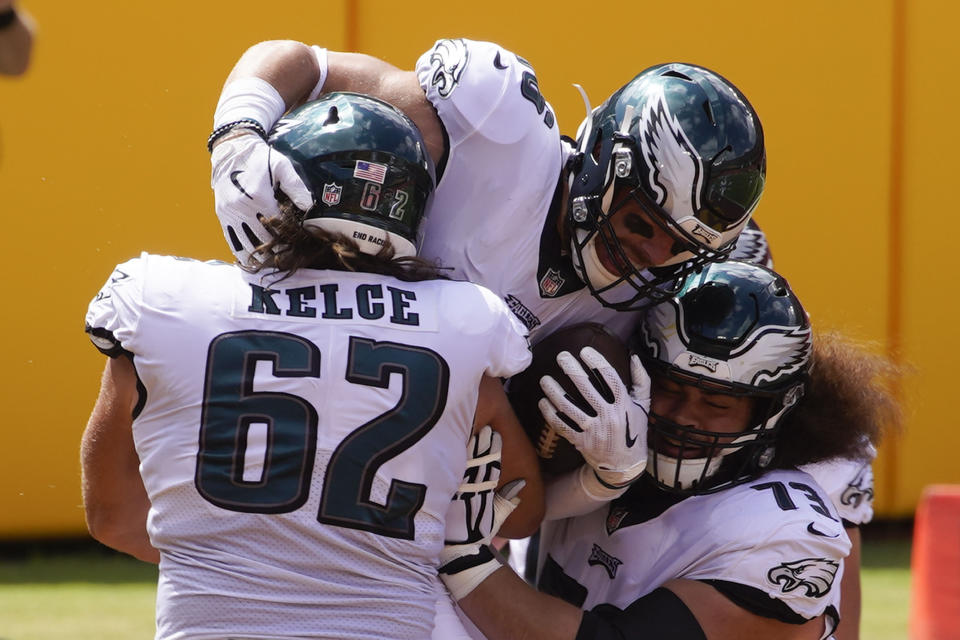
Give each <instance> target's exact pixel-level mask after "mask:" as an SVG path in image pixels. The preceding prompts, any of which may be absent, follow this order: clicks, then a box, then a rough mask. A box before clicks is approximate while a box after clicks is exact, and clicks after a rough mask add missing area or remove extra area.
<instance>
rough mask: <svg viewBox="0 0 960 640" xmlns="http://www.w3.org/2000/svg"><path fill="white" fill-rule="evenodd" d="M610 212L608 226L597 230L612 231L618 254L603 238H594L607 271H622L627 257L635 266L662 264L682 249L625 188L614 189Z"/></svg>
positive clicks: (624, 270)
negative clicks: (618, 249)
mask: <svg viewBox="0 0 960 640" xmlns="http://www.w3.org/2000/svg"><path fill="white" fill-rule="evenodd" d="M611 210H613V211H614V213H613V214H612V215H611V217H610V225H609V227H606V228H604V230H603V231H601V233H604V234H609V233H613V234H614V235H615V236H616V238H617V241H618V242H619V244H620V248H621V250H622V254H618V253H617V252H616V251H615V250H614V251H610V250H609V249H608V247H607V243H605V242H603V239H602V238H600V239H598V242H597V243H596V246H597V257H598V258H599V260H600V262H601V263H602V264H603V266H604V267H605V268H606V269H607V271H609V272H610V273H613V274H616V275H618V276H622V275H626V274H627V273H628V272H629V266H628V265H625V264H624V259H626V260H628V261H629V262H630V263H631V265H633V267H636V268H637V269H639V270H642V269H646V268H648V267H656V266H660V265H663V264H666V263H667V262H668V261H669V260H670V259H671V258H673V257H674V256H675V255H677V254H678V253H681V252H682V251H683V250H684V246H683V245H682V244H681V243H678V242H677V241H676V240H675V239H674V238H673V237H672V236H671V235H670V234H669V233H667V232H666V231H665V230H664V229H663V228H662V227H661V226H660V225H658V224H657V223H656V222H654V220H653V217H652V216H653V215H654V214H652V213H650V212H648V211H646V210H645V209H644V207H643V205H642V204H641V203H640V202H638V201H637V200H635V199H634V198H631V197H630V196H629V194H628V191H627V190H626V189H622V190H621V189H618V190H617V192H616V194H615V195H614V204H613V205H612V206H611Z"/></svg>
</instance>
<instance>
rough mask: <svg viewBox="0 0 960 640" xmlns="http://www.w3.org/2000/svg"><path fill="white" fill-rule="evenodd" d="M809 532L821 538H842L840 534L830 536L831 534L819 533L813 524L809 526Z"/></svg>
mask: <svg viewBox="0 0 960 640" xmlns="http://www.w3.org/2000/svg"><path fill="white" fill-rule="evenodd" d="M807 531H809V532H810V533H812V534H813V535H815V536H821V537H823V538H839V537H840V534H839V533H835V534H833V535H830V534H829V533H824V532H823V531H819V530H818V529H817V528H816V527H814V526H813V523H812V522H811V523H810V524H808V525H807Z"/></svg>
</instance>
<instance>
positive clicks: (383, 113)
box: [267, 92, 434, 257]
mask: <svg viewBox="0 0 960 640" xmlns="http://www.w3.org/2000/svg"><path fill="white" fill-rule="evenodd" d="M267 142H268V143H269V144H270V146H271V148H272V149H273V150H274V151H277V152H279V153H282V154H283V155H285V156H286V157H287V158H289V159H290V162H291V163H292V164H293V167H294V169H295V170H296V171H297V174H298V175H299V176H300V178H301V179H302V180H303V181H304V183H306V185H307V187H308V188H309V189H310V192H311V193H312V194H313V201H314V204H313V207H312V208H310V210H309V211H306V212H305V214H304V220H303V224H304V226H305V227H307V228H309V227H316V228H321V229H325V230H327V231H333V232H338V233H342V234H343V235H345V236H347V237H348V238H351V239H353V240H354V241H355V242H357V244H358V245H359V247H360V250H361V251H363V252H364V253H369V254H376V253H377V252H379V251H380V249H381V248H382V246H383V245H384V244H385V243H386V242H390V244H391V245H392V246H393V248H394V250H395V255H396V256H398V257H401V256H412V255H416V253H417V251H418V250H419V248H420V240H421V238H420V233H419V229H420V223H421V221H422V219H423V215H424V210H425V208H426V205H427V199H428V198H429V196H430V194H431V193H432V192H433V187H434V179H433V176H434V169H433V163H432V161H431V159H430V155H429V153H427V147H426V143H425V142H424V141H423V137H422V136H421V134H420V131H419V129H417V127H416V125H414V123H413V121H412V120H410V119H409V118H408V117H407V116H405V115H404V114H403V113H401V112H400V111H399V110H398V109H397V108H395V107H393V106H392V105H390V104H387V103H386V102H383V101H381V100H378V99H376V98H372V97H370V96H365V95H360V94H356V93H347V92H338V93H330V94H328V95H325V96H323V97H322V98H320V99H319V100H316V101H314V102H310V103H307V104H305V105H303V106H301V107H299V108H297V109H294V110H293V111H291V112H290V113H288V114H287V115H285V116H284V117H283V118H281V119H280V120H279V121H277V123H276V125H274V127H273V129H272V130H271V131H270V135H269V136H268V139H267Z"/></svg>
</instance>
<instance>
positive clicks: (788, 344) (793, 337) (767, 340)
mask: <svg viewBox="0 0 960 640" xmlns="http://www.w3.org/2000/svg"><path fill="white" fill-rule="evenodd" d="M811 346H812V342H811V336H810V328H809V327H806V328H803V329H797V328H793V327H776V326H767V327H764V328H763V330H762V331H761V332H760V333H759V334H758V335H756V336H754V337H753V338H752V339H750V340H747V341H746V344H745V345H744V347H743V348H742V349H740V350H737V351H735V352H733V353H731V358H735V357H738V356H740V355H742V354H744V353H746V352H747V351H750V352H751V354H750V360H751V361H752V362H755V363H757V365H756V366H757V370H756V372H755V373H753V376H752V380H750V384H751V385H753V386H760V385H762V384H766V383H776V382H777V381H778V380H780V379H781V378H785V377H789V376H791V375H793V374H795V373H797V372H798V371H800V370H802V369H803V368H804V367H805V366H806V364H807V362H809V360H810V350H811ZM765 367H766V368H765Z"/></svg>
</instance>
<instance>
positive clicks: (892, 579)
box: [860, 538, 910, 640]
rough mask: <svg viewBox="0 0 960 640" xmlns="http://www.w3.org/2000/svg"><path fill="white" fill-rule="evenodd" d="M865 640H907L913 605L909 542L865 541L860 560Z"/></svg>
mask: <svg viewBox="0 0 960 640" xmlns="http://www.w3.org/2000/svg"><path fill="white" fill-rule="evenodd" d="M860 580H861V590H862V602H863V609H862V613H861V620H860V637H861V638H863V640H904V639H905V638H906V637H907V621H908V616H909V604H910V541H909V539H905V538H896V539H889V540H869V539H867V540H865V541H864V544H863V557H862V560H861V572H860Z"/></svg>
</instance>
